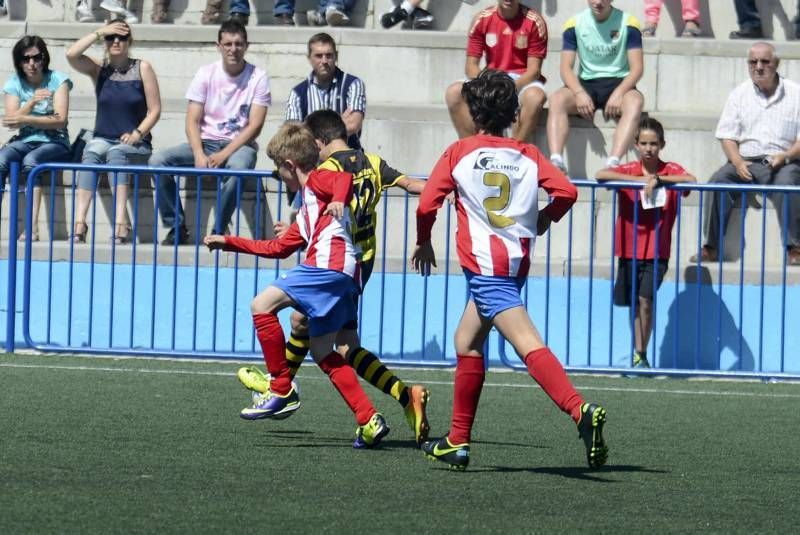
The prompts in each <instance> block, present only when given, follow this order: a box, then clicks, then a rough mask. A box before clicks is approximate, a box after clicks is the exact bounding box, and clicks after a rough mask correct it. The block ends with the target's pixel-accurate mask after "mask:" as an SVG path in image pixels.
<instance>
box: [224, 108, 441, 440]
mask: <svg viewBox="0 0 800 535" xmlns="http://www.w3.org/2000/svg"><path fill="white" fill-rule="evenodd" d="M306 125H307V126H308V127H309V129H310V130H311V132H312V133H313V134H314V138H315V139H316V141H317V144H318V145H319V146H320V147H321V150H320V159H321V160H323V161H322V163H321V164H320V165H319V167H318V169H326V170H329V171H339V172H341V171H343V172H346V173H351V174H352V175H353V199H352V201H351V203H350V209H351V211H352V213H353V219H354V223H355V228H354V231H353V236H354V239H355V242H356V245H357V246H358V247H359V248H360V250H361V258H360V262H359V264H360V267H361V284H362V288H363V287H364V286H366V283H367V280H369V277H370V275H371V273H372V268H373V264H374V262H375V252H376V249H377V240H376V237H375V232H376V225H377V213H376V207H377V204H378V201H380V199H381V195H382V192H383V190H385V189H387V188H390V187H393V186H398V187H400V188H402V189H404V190H406V191H408V192H410V193H419V192H421V191H422V189H423V188H424V186H425V181H424V180H419V179H414V178H409V177H407V176H405V175H404V174H403V173H400V172H399V171H397V170H395V169H393V168H392V167H390V166H389V164H387V163H386V161H384V160H383V159H382V158H381V157H380V156H378V155H377V154H371V153H365V152H364V151H363V150H361V149H353V148H350V147H349V146H348V144H347V128H346V125H345V123H344V121H343V120H342V118H341V117H340V116H339V114H337V113H336V112H335V111H333V110H319V111H315V112H313V113H311V115H309V116H308V117H307V118H306ZM277 228H278V230H280V231H282V230H283V226H282V225H278V226H277ZM357 329H358V322H357V321H353V322H350V323H348V324H347V325H345V326H344V328H343V331H344V332H343V333H342V334H341V335H340V337H339V339H338V340H337V341H338V343H339V348H340V352H341V353H342V355H344V356H346V357H347V360H348V362H349V363H350V365H351V366H353V368H355V370H356V372H358V375H360V376H361V377H362V378H363V379H364V380H366V381H367V382H369V383H370V384H372V385H373V386H374V387H375V388H377V389H379V390H381V391H383V392H384V393H385V394H387V395H389V396H391V397H392V398H394V399H395V400H396V401H397V402H398V403H400V405H401V406H402V407H403V411H404V413H405V416H406V420H407V421H408V425H409V427H411V429H412V431H414V436H415V439H416V441H417V444H420V443H421V442H422V441H423V440H425V438H426V437H427V434H428V428H429V426H428V420H427V416H426V413H425V409H426V405H427V402H428V391H427V389H426V388H425V387H423V386H421V385H411V386H406V385H405V384H404V383H403V381H401V380H400V379H399V378H398V377H397V376H396V375H395V374H394V372H393V371H392V370H390V369H389V368H387V367H386V366H385V365H384V364H383V363H382V362H381V361H380V359H379V358H378V357H377V356H376V355H375V354H374V353H371V352H370V351H368V350H366V349H364V348H363V347H361V343H360V341H359V337H358V330H357ZM308 347H309V337H308V324H307V321H306V318H305V317H304V316H303V315H302V314H300V313H297V312H295V313H293V314H292V332H291V334H290V336H289V340H288V341H287V343H286V359H287V361H288V364H289V369H290V372H291V376H292V377H294V376H295V374H296V373H297V371H298V369H299V368H300V365H301V364H302V363H303V360H304V359H305V357H306V355H307V353H308ZM238 377H239V380H240V381H241V383H242V384H243V385H244V386H245V387H246V388H248V389H249V390H252V391H254V392H264V391H266V390H267V389H268V388H269V378H267V377H266V376H265V375H264V374H263V373H262V372H261V370H259V369H258V368H256V367H253V366H245V367H243V368H241V369H240V370H239V373H238Z"/></svg>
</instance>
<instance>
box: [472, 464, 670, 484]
mask: <svg viewBox="0 0 800 535" xmlns="http://www.w3.org/2000/svg"><path fill="white" fill-rule="evenodd" d="M467 471H468V472H471V473H475V472H501V473H515V472H528V473H532V474H548V475H553V476H561V477H566V478H570V479H582V480H585V481H597V482H601V483H617V481H614V480H612V479H606V478H604V477H601V476H602V475H604V474H621V473H631V472H633V473H648V474H666V473H668V472H669V471H668V470H653V469H651V468H645V467H642V466H633V465H627V464H619V465H606V466H604V467H603V468H601V469H599V470H594V469H592V468H588V467H584V466H581V467H577V466H537V467H534V468H521V467H510V466H487V467H485V468H475V469H468V470H467Z"/></svg>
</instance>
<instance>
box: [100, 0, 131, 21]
mask: <svg viewBox="0 0 800 535" xmlns="http://www.w3.org/2000/svg"><path fill="white" fill-rule="evenodd" d="M100 7H101V8H102V9H105V10H106V11H108V12H109V13H113V14H114V15H119V16H120V17H124V18H125V22H127V23H128V24H138V23H139V17H137V16H136V15H134V14H133V13H131V12H130V11H128V10H127V9H125V5H124V4H123V3H122V0H103V1H102V2H100Z"/></svg>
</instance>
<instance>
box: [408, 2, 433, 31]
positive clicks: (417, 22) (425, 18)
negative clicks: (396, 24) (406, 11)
mask: <svg viewBox="0 0 800 535" xmlns="http://www.w3.org/2000/svg"><path fill="white" fill-rule="evenodd" d="M432 25H433V15H431V14H430V12H429V11H428V10H426V9H422V8H421V7H418V8H416V9H415V10H414V11H413V12H412V13H411V29H412V30H427V29H428V28H430V27H431V26H432Z"/></svg>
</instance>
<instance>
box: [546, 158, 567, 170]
mask: <svg viewBox="0 0 800 535" xmlns="http://www.w3.org/2000/svg"><path fill="white" fill-rule="evenodd" d="M550 163H551V164H553V165H554V166H555V167H556V168H557V169H558V170H559V171H561V172H562V173H564V174H567V166H566V164H565V163H564V158H563V157H561V156H560V155H558V154H552V155H551V156H550Z"/></svg>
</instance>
